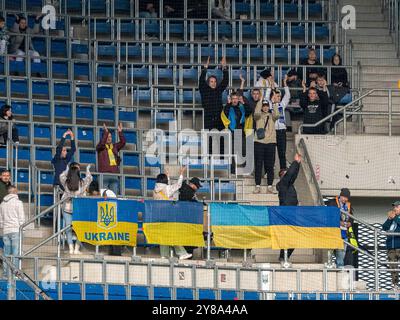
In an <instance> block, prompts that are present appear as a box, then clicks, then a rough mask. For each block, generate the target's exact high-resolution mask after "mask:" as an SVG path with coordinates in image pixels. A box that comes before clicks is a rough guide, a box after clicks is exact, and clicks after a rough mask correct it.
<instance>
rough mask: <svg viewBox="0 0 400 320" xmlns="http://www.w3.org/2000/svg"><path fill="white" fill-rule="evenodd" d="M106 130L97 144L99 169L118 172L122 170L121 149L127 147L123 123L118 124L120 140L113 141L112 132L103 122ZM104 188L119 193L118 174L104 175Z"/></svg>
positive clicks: (104, 171) (102, 171)
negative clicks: (120, 166) (120, 167)
mask: <svg viewBox="0 0 400 320" xmlns="http://www.w3.org/2000/svg"><path fill="white" fill-rule="evenodd" d="M103 127H104V131H103V136H102V138H101V140H100V142H99V144H98V145H97V146H96V151H97V159H98V171H99V173H113V174H118V173H119V172H120V169H119V165H120V163H121V158H120V156H119V151H120V150H121V149H122V148H123V147H125V144H126V139H125V136H124V134H123V132H122V130H123V129H122V123H120V124H119V125H118V136H119V142H118V143H113V142H112V134H111V132H110V131H109V130H108V129H107V127H106V125H105V124H103ZM103 188H106V189H110V190H112V191H113V192H114V193H115V194H116V195H119V179H118V176H116V175H114V176H112V175H103Z"/></svg>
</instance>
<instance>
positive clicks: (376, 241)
mask: <svg viewBox="0 0 400 320" xmlns="http://www.w3.org/2000/svg"><path fill="white" fill-rule="evenodd" d="M374 246H375V250H374V253H375V257H374V268H375V290H376V291H378V290H379V271H378V229H375V230H374Z"/></svg>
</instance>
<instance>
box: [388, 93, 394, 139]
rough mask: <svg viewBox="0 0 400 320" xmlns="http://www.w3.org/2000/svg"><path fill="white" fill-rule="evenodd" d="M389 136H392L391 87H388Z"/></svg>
mask: <svg viewBox="0 0 400 320" xmlns="http://www.w3.org/2000/svg"><path fill="white" fill-rule="evenodd" d="M388 94H389V137H391V136H392V121H393V120H392V89H389V93H388Z"/></svg>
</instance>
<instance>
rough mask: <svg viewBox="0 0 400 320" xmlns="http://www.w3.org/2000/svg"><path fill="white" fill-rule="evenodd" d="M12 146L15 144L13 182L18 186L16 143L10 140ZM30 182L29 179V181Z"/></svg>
mask: <svg viewBox="0 0 400 320" xmlns="http://www.w3.org/2000/svg"><path fill="white" fill-rule="evenodd" d="M11 145H12V146H14V145H15V176H14V184H15V186H16V187H17V188H18V143H15V144H14V142H12V144H11ZM29 183H30V181H29Z"/></svg>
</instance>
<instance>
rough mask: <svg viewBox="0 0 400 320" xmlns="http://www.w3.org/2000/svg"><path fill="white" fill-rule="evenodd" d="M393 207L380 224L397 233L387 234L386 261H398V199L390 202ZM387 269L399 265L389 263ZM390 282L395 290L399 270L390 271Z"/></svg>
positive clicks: (399, 252) (399, 249)
mask: <svg viewBox="0 0 400 320" xmlns="http://www.w3.org/2000/svg"><path fill="white" fill-rule="evenodd" d="M392 206H393V209H392V210H390V211H389V212H388V218H387V220H386V221H385V223H384V224H383V225H382V229H383V230H385V231H388V232H393V233H398V234H399V235H398V236H396V235H394V236H387V239H386V248H387V250H388V261H389V262H399V260H400V201H396V202H394V203H393V204H392ZM388 267H389V269H397V268H398V267H399V266H398V265H395V264H390V265H389V266H388ZM391 276H392V283H393V287H394V289H395V290H398V289H399V279H400V277H399V272H398V271H392V272H391Z"/></svg>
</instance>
